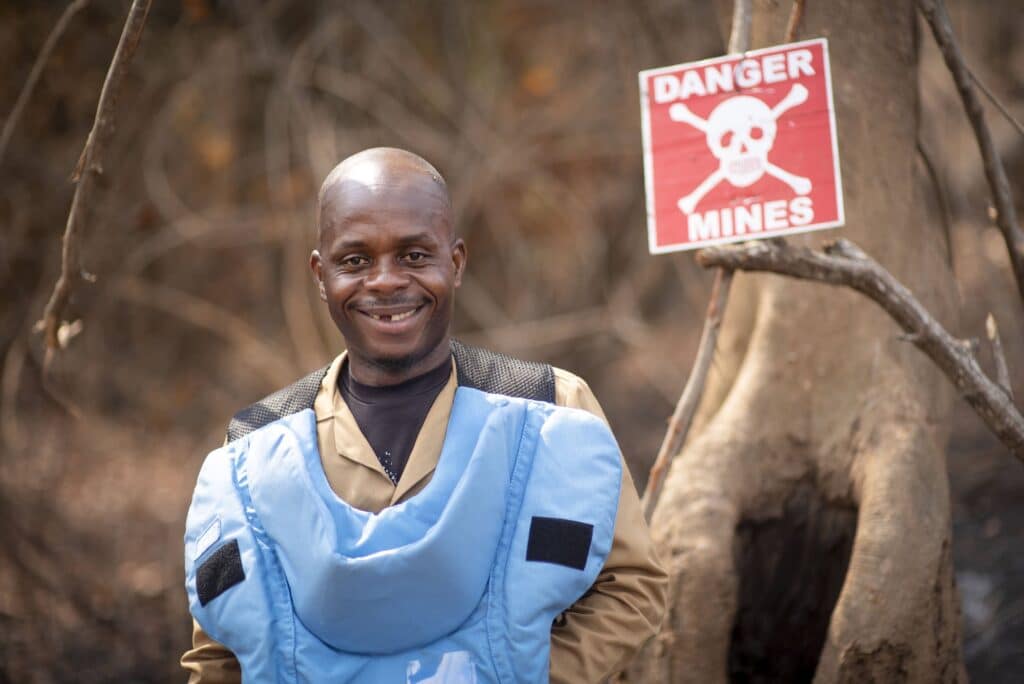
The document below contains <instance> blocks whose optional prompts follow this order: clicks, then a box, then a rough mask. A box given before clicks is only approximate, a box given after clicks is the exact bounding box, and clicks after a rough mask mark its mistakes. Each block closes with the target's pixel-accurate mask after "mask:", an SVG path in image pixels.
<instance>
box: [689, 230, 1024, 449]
mask: <svg viewBox="0 0 1024 684" xmlns="http://www.w3.org/2000/svg"><path fill="white" fill-rule="evenodd" d="M697 261H698V262H699V263H700V265H701V266H704V267H705V268H710V267H719V268H727V269H740V270H745V271H767V272H770V273H778V274H781V275H786V276H790V277H793V278H801V279H803V280H813V281H816V282H820V283H828V284H830V285H842V286H845V287H849V288H852V289H854V290H857V291H858V292H860V293H861V294H863V295H866V296H867V297H869V298H871V299H872V300H873V301H874V302H875V303H876V304H878V305H879V306H881V307H882V308H883V309H885V310H886V312H888V314H889V315H890V316H891V317H892V319H893V320H894V321H896V323H897V324H898V325H899V326H900V327H901V328H902V329H903V331H904V332H906V333H907V334H908V338H907V339H908V341H910V342H912V343H913V344H914V346H916V347H917V348H918V349H920V350H921V351H923V352H924V353H925V354H927V355H928V357H929V358H930V359H931V360H932V361H934V362H935V364H936V365H937V366H938V367H939V368H940V369H941V370H942V372H943V373H945V374H946V377H948V378H949V379H950V380H951V381H952V382H953V384H954V385H955V386H956V388H957V389H958V390H959V391H960V394H961V395H962V396H963V397H964V399H966V400H967V403H968V404H970V405H971V407H972V408H973V409H974V410H975V411H976V412H977V413H978V415H979V416H981V419H982V420H984V421H985V424H986V425H988V427H989V429H991V430H992V432H993V433H995V435H996V436H997V437H999V439H1000V440H1002V442H1003V443H1004V444H1005V445H1006V446H1007V447H1008V448H1009V449H1010V452H1011V453H1013V455H1014V456H1016V457H1017V458H1018V459H1020V460H1021V461H1024V416H1022V415H1021V413H1020V411H1019V410H1018V409H1017V407H1016V406H1014V404H1013V402H1012V401H1011V400H1010V397H1008V396H1007V394H1006V393H1005V392H1004V391H1003V389H1002V388H1001V387H999V385H997V384H996V383H995V382H993V381H992V380H990V379H989V378H988V376H986V375H985V373H984V372H983V371H982V370H981V367H980V366H979V365H978V362H977V360H976V359H975V357H974V354H973V353H972V351H971V346H970V344H969V343H967V342H964V341H963V340H958V339H956V338H954V337H953V336H952V335H950V334H949V333H948V332H946V330H945V328H943V327H942V325H941V324H939V322H938V321H936V320H935V318H934V317H932V315H931V314H930V313H928V311H927V310H926V309H925V308H924V306H922V305H921V303H920V302H919V301H918V300H917V299H916V298H915V297H914V295H913V294H912V293H911V292H910V290H908V289H907V288H906V287H905V286H904V285H903V284H902V283H900V282H899V281H898V280H896V278H894V277H893V276H892V274H890V273H889V272H888V271H886V270H885V269H884V268H882V266H881V265H879V264H878V263H877V262H876V261H875V260H874V259H872V258H871V257H869V256H868V255H867V254H865V253H864V252H863V251H862V250H861V249H860V248H859V247H857V246H856V245H854V244H853V243H852V242H848V241H846V240H838V241H836V242H835V243H832V244H831V245H829V246H827V247H826V248H825V253H821V252H816V251H814V250H811V249H807V248H805V247H790V246H786V245H780V244H775V243H768V242H764V241H762V242H748V243H744V244H742V245H738V246H731V247H710V248H708V249H704V250H702V251H701V252H699V253H698V254H697Z"/></svg>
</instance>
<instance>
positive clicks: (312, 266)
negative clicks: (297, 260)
mask: <svg viewBox="0 0 1024 684" xmlns="http://www.w3.org/2000/svg"><path fill="white" fill-rule="evenodd" d="M309 270H311V271H312V272H313V280H314V281H315V282H316V286H317V288H318V289H319V290H320V299H322V300H323V301H325V302H326V301H327V291H326V290H325V289H324V274H323V259H321V258H320V252H319V251H318V250H315V249H314V250H313V253H312V254H310V255H309Z"/></svg>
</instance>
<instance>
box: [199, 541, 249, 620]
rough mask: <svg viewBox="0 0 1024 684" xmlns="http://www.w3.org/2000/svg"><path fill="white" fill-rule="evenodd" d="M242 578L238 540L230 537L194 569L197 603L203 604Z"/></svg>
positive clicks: (243, 574) (243, 576)
mask: <svg viewBox="0 0 1024 684" xmlns="http://www.w3.org/2000/svg"><path fill="white" fill-rule="evenodd" d="M244 579H245V570H243V569H242V554H241V553H239V551H238V540H237V539H232V540H231V541H230V542H228V543H227V544H224V545H223V546H221V547H220V548H219V549H217V550H216V551H214V552H213V553H212V554H211V555H210V557H209V558H207V559H206V560H205V561H203V564H202V565H200V566H199V569H198V570H196V593H197V594H198V595H199V605H202V606H205V605H206V604H207V603H209V602H210V601H212V600H213V599H215V598H217V597H218V596H220V595H221V594H223V593H224V592H225V591H227V590H228V589H230V588H231V587H233V586H235V585H236V584H238V583H239V582H241V581H242V580H244Z"/></svg>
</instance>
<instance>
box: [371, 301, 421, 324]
mask: <svg viewBox="0 0 1024 684" xmlns="http://www.w3.org/2000/svg"><path fill="white" fill-rule="evenodd" d="M424 306H426V304H424V303H420V304H402V305H398V306H395V305H388V306H367V307H356V310H357V311H358V312H359V313H361V314H363V315H364V316H366V317H367V318H371V319H373V320H374V321H379V322H380V323H390V324H392V325H394V324H396V323H401V322H402V321H405V320H408V319H410V318H412V317H413V316H415V315H416V314H418V313H419V312H420V311H421V310H422V309H423V307H424Z"/></svg>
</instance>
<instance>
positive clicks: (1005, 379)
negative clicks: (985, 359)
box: [985, 314, 1013, 401]
mask: <svg viewBox="0 0 1024 684" xmlns="http://www.w3.org/2000/svg"><path fill="white" fill-rule="evenodd" d="M985 332H986V333H987V334H988V341H989V343H990V344H991V345H992V356H993V358H994V359H995V362H996V382H998V383H999V385H1000V386H1001V387H1002V388H1003V389H1004V390H1005V391H1006V396H1008V397H1010V400H1011V401H1012V400H1013V385H1011V384H1010V367H1009V366H1008V365H1007V364H1006V354H1004V353H1003V341H1002V339H1001V338H1000V337H999V326H998V325H996V318H995V316H993V315H992V314H989V315H988V316H987V317H986V318H985Z"/></svg>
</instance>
